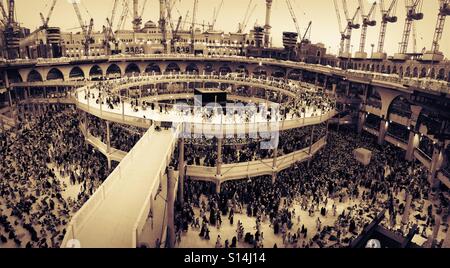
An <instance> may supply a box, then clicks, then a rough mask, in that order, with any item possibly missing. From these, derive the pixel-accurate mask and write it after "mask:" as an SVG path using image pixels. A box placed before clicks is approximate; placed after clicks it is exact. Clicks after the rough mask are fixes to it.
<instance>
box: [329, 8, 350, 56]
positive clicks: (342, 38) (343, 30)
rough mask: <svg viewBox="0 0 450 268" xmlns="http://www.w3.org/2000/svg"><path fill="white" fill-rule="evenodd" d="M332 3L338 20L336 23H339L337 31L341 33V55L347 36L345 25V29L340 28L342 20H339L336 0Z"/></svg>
mask: <svg viewBox="0 0 450 268" xmlns="http://www.w3.org/2000/svg"><path fill="white" fill-rule="evenodd" d="M333 3H334V7H335V10H336V17H337V20H338V25H339V33H340V34H341V41H340V44H339V55H342V53H344V42H345V40H346V39H347V38H349V37H348V36H347V27H348V26H347V27H345V29H343V28H342V20H341V12H340V11H339V5H338V3H337V0H333Z"/></svg>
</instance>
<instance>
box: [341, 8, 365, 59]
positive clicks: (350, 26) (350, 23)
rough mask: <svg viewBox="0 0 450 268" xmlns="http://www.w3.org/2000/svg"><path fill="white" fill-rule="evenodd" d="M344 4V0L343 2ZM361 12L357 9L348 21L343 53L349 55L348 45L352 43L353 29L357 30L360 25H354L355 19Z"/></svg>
mask: <svg viewBox="0 0 450 268" xmlns="http://www.w3.org/2000/svg"><path fill="white" fill-rule="evenodd" d="M344 2H345V0H344ZM344 9H347V8H346V5H345V6H344ZM360 10H361V7H358V8H357V9H356V11H355V14H354V15H353V17H352V18H351V19H350V20H349V21H348V24H347V34H346V41H345V53H350V45H351V41H352V31H353V29H359V28H360V25H359V24H358V23H355V20H356V17H357V16H358V13H359V11H360Z"/></svg>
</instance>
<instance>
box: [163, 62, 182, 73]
mask: <svg viewBox="0 0 450 268" xmlns="http://www.w3.org/2000/svg"><path fill="white" fill-rule="evenodd" d="M180 71H181V68H180V66H179V65H178V64H177V63H175V62H172V63H170V64H169V65H167V68H166V71H165V72H166V73H170V72H175V73H178V72H180Z"/></svg>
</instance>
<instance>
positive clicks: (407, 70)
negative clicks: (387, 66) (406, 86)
mask: <svg viewBox="0 0 450 268" xmlns="http://www.w3.org/2000/svg"><path fill="white" fill-rule="evenodd" d="M405 76H406V77H411V67H409V66H408V67H406V71H405Z"/></svg>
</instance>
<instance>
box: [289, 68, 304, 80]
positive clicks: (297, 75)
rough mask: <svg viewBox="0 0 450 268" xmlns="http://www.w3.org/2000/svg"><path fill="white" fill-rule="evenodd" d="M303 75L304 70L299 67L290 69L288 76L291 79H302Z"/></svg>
mask: <svg viewBox="0 0 450 268" xmlns="http://www.w3.org/2000/svg"><path fill="white" fill-rule="evenodd" d="M301 77H302V71H301V70H298V69H295V70H292V71H290V72H289V73H288V75H287V78H288V79H290V80H297V81H300V79H301Z"/></svg>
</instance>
